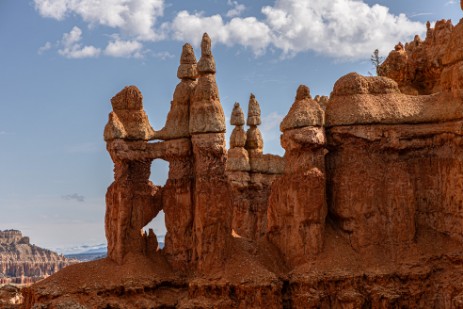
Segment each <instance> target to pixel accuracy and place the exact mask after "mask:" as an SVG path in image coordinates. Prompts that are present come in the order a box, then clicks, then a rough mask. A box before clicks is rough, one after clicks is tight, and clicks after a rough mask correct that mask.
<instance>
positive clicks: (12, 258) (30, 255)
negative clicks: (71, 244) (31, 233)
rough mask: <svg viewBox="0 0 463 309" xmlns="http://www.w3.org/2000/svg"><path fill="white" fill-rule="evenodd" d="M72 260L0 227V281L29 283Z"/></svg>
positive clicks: (16, 232) (13, 231)
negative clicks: (32, 243) (1, 229)
mask: <svg viewBox="0 0 463 309" xmlns="http://www.w3.org/2000/svg"><path fill="white" fill-rule="evenodd" d="M73 263H75V261H72V260H69V259H67V258H65V257H63V256H62V255H58V254H57V253H55V252H53V251H50V250H47V249H42V248H40V247H37V246H35V245H31V244H30V242H29V237H26V236H24V237H23V236H22V234H21V232H20V231H16V230H6V231H0V285H2V284H7V283H14V284H31V283H34V282H37V281H39V280H41V279H44V278H46V277H48V276H50V275H52V274H54V273H56V272H57V271H59V270H61V269H62V268H64V267H66V266H68V265H71V264H73Z"/></svg>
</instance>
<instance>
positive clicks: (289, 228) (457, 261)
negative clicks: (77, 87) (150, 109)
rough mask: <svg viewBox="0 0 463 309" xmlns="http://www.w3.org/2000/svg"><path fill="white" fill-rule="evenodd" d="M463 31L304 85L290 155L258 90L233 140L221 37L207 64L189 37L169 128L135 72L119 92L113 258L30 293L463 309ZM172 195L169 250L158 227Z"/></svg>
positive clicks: (113, 299)
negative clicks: (220, 67) (267, 148)
mask: <svg viewBox="0 0 463 309" xmlns="http://www.w3.org/2000/svg"><path fill="white" fill-rule="evenodd" d="M441 28H442V29H446V30H445V31H443V30H439V29H441ZM442 31H443V32H442ZM428 38H429V42H430V43H426V41H428ZM462 40H463V21H461V22H460V23H459V24H458V25H457V26H455V27H454V26H451V25H448V23H447V22H445V21H442V22H438V23H436V28H435V29H433V28H429V29H428V36H427V39H426V40H425V43H420V40H419V39H418V38H415V40H414V41H413V42H411V43H408V44H406V45H405V47H403V49H401V48H402V47H400V46H401V44H399V46H398V47H396V50H395V51H393V52H392V53H391V54H390V56H389V57H388V59H386V61H385V62H384V64H383V67H382V68H383V69H384V70H383V71H381V70H380V72H381V73H382V74H383V75H385V76H379V77H364V76H360V75H358V74H356V73H351V74H348V75H346V76H344V77H342V78H340V79H339V80H338V81H337V82H336V84H335V85H334V88H333V92H332V94H331V96H330V98H329V100H327V99H326V98H323V99H321V98H320V97H317V98H316V99H312V97H311V94H310V89H309V88H308V87H307V86H304V85H301V86H300V87H299V88H298V89H297V92H296V97H295V99H294V102H293V105H292V106H291V108H290V109H289V112H288V115H287V116H286V117H285V118H284V119H283V121H282V123H281V125H280V129H281V131H282V136H281V144H282V147H283V148H284V149H285V155H284V157H279V156H274V155H269V154H264V153H263V139H262V133H261V132H260V130H259V128H258V126H259V125H260V124H261V119H260V107H259V103H258V101H257V99H256V96H254V95H252V94H251V96H250V100H249V105H248V113H247V121H246V124H247V126H248V127H249V128H248V129H247V130H246V131H245V128H244V125H245V121H244V120H245V115H244V112H243V110H242V109H241V107H240V105H239V103H237V104H235V106H234V109H233V112H232V116H231V119H230V121H231V124H232V125H233V126H235V128H234V130H233V133H232V134H231V140H230V149H228V150H227V149H226V148H225V137H224V130H225V118H224V115H223V110H222V107H221V104H220V99H219V92H218V88H217V84H216V82H215V73H216V65H215V61H214V58H213V55H212V52H211V41H210V38H209V37H208V36H207V34H205V35H204V36H203V41H202V44H201V59H200V60H199V62H198V63H196V58H195V57H194V52H193V49H192V48H191V46H189V45H185V46H184V48H183V52H182V56H181V60H180V67H179V70H178V74H177V76H178V77H179V78H180V79H181V81H180V83H179V84H178V85H177V87H176V89H175V92H174V96H173V97H174V99H173V101H172V104H171V110H170V112H169V115H168V117H167V122H166V125H165V127H164V128H163V129H161V130H160V131H156V130H153V129H152V127H151V125H150V124H149V122H148V121H147V118H146V115H145V113H144V111H143V105H142V100H141V98H142V97H141V93H140V92H139V90H138V89H137V88H136V87H135V86H130V87H127V88H125V89H123V90H122V91H121V92H120V93H119V94H117V95H116V96H115V97H114V98H113V100H112V101H111V103H112V105H113V112H112V114H110V117H109V121H108V124H107V126H106V128H105V134H104V138H105V141H106V143H107V149H108V152H109V154H110V156H111V158H112V160H113V161H114V165H115V168H114V176H115V180H114V182H113V184H111V186H110V187H109V188H108V193H107V196H106V207H107V208H106V219H105V226H106V235H107V239H108V248H109V250H108V258H107V259H103V260H99V261H94V262H89V263H82V264H78V265H73V266H71V267H68V268H66V269H64V270H63V271H61V272H59V273H57V274H56V275H54V276H51V277H49V278H47V279H46V280H43V281H41V282H39V283H37V284H35V285H33V286H32V287H31V288H29V289H27V290H26V291H25V303H24V305H25V308H50V309H53V308H64V307H66V306H67V307H68V308H159V307H163V308H166V307H167V308H265V307H267V308H463V287H462V285H461V278H462V276H463V253H462V252H461V246H462V242H463V223H462V222H463V194H462V192H463V190H462V189H463V181H462V179H463V159H462V158H463V156H462V152H463V148H462V145H463V143H462V141H463V140H462V135H463V134H462V133H463V132H462V128H463V114H462V113H461V111H462V109H463V92H462V91H463V89H462V88H461V87H460V86H459V85H460V84H461V82H462V80H463V76H461V74H460V73H461V72H462V71H461V70H460V63H462V61H463V51H460V49H459V46H460V45H461V44H460V45H458V44H457V42H461V41H462ZM431 42H432V43H431ZM449 46H450V47H449ZM444 47H445V48H444ZM416 59H421V60H419V61H417V60H416ZM436 64H437V65H436ZM391 68H394V69H391ZM400 72H402V73H400ZM118 109H123V110H127V109H133V110H134V115H138V116H137V117H138V118H137V119H135V118H131V117H122V116H120V115H117V118H116V117H115V116H114V113H115V112H116V110H118ZM119 114H121V115H124V113H119ZM129 114H130V113H129ZM140 119H141V120H140ZM179 119H182V120H181V123H178V121H179ZM134 121H137V123H136V124H135V123H133V122H134ZM152 139H157V140H161V141H156V142H151V141H150V140H152ZM158 159H162V160H166V161H168V162H169V164H170V168H169V179H168V181H167V183H166V185H165V186H164V187H160V186H156V185H155V184H153V183H151V182H150V181H149V174H150V165H151V162H152V161H153V160H158ZM161 209H162V210H163V211H164V212H165V218H166V228H167V235H166V242H165V247H164V248H163V249H162V250H160V249H159V248H158V246H157V243H156V237H155V235H154V233H153V231H150V232H149V233H145V234H142V233H141V232H140V231H141V229H142V228H143V227H144V226H145V225H146V224H147V223H148V222H150V221H151V220H152V219H153V218H154V217H155V216H156V214H157V213H158V212H159V211H160V210H161Z"/></svg>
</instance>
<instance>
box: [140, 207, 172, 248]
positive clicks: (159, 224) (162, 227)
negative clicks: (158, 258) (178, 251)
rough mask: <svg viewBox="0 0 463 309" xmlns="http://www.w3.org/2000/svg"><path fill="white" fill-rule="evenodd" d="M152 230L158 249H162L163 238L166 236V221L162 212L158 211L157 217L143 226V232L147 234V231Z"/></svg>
mask: <svg viewBox="0 0 463 309" xmlns="http://www.w3.org/2000/svg"><path fill="white" fill-rule="evenodd" d="M150 229H152V230H153V232H154V234H156V238H157V239H158V244H159V249H162V248H164V237H165V236H166V231H167V230H166V221H165V219H164V211H162V210H161V211H160V212H159V213H158V215H157V216H156V217H155V218H154V219H153V220H151V222H150V223H148V224H147V225H145V227H144V228H143V232H144V233H147V234H149V230H150Z"/></svg>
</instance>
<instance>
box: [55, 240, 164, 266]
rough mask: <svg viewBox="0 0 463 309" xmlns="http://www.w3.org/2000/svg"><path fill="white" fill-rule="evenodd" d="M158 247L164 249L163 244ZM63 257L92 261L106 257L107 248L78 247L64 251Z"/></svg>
mask: <svg viewBox="0 0 463 309" xmlns="http://www.w3.org/2000/svg"><path fill="white" fill-rule="evenodd" d="M159 247H160V248H161V249H162V248H164V242H159ZM65 251H66V252H63V253H64V256H65V257H67V258H70V259H77V260H79V261H82V262H86V261H93V260H97V259H101V258H104V257H106V254H107V252H108V247H107V245H106V244H100V245H95V246H88V245H84V246H80V247H74V248H69V249H67V250H65Z"/></svg>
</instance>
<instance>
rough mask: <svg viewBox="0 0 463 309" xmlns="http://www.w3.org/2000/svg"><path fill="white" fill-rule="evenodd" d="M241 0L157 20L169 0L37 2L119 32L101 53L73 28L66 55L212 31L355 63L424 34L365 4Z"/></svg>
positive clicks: (258, 46)
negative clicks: (254, 11)
mask: <svg viewBox="0 0 463 309" xmlns="http://www.w3.org/2000/svg"><path fill="white" fill-rule="evenodd" d="M238 1H239V0H227V2H226V3H227V7H229V10H228V11H226V10H225V11H224V12H222V14H215V15H210V16H207V15H205V14H204V13H202V12H189V11H186V10H182V11H179V12H177V13H175V14H174V15H173V18H172V19H170V20H165V19H164V20H162V21H160V19H161V18H162V17H164V9H165V7H166V4H165V0H98V1H93V0H34V2H35V7H36V10H37V11H38V12H39V13H40V14H41V15H42V16H44V17H48V18H54V19H57V20H63V19H65V18H66V17H68V16H77V17H80V18H81V19H82V20H83V21H84V22H86V23H87V25H88V26H89V28H90V29H92V28H94V27H97V26H105V27H110V28H113V29H114V31H115V33H114V34H113V35H111V36H110V37H111V39H109V42H107V43H106V47H105V48H104V47H103V48H96V47H93V46H82V45H83V44H82V43H81V40H82V38H81V35H82V32H81V31H80V29H79V28H77V27H75V28H74V29H76V28H77V29H79V31H80V32H78V31H77V30H76V31H74V29H73V31H74V32H75V33H74V34H73V35H74V36H73V35H71V33H69V34H66V35H68V37H66V39H63V43H64V42H65V41H69V40H70V39H73V41H72V42H73V43H72V44H71V43H69V44H64V47H63V48H62V49H60V50H59V53H60V54H61V55H63V56H66V57H69V58H82V57H92V56H97V55H99V54H103V55H108V56H114V57H141V56H143V55H144V54H145V52H144V50H143V46H142V44H145V43H146V42H150V41H159V40H166V39H174V40H180V41H188V42H191V43H193V44H194V45H196V46H198V45H199V42H200V39H201V34H202V33H203V32H208V33H209V35H210V36H211V38H212V40H213V43H216V44H217V43H218V44H224V45H226V46H242V47H244V48H246V49H250V50H251V51H252V52H253V53H254V54H255V55H261V54H263V53H265V52H266V51H267V50H269V49H272V50H279V51H281V54H282V56H283V57H287V56H292V55H295V54H297V53H303V52H315V53H319V54H323V55H326V56H330V57H333V58H335V59H345V60H355V59H365V58H368V57H369V56H370V54H371V53H372V51H374V50H375V49H379V50H380V51H381V52H382V53H387V52H388V51H389V50H391V49H392V48H393V46H394V45H395V44H396V43H397V42H398V41H408V40H411V39H412V38H413V36H414V34H416V33H418V34H423V33H424V31H425V29H426V28H425V26H424V24H422V23H419V22H414V21H412V20H410V19H409V18H408V17H407V16H406V15H404V14H399V15H395V14H392V13H391V12H390V11H389V9H388V8H387V7H386V6H383V5H379V4H374V5H368V4H367V3H365V2H364V1H362V0H332V1H326V0H304V1H301V0H275V2H274V3H273V4H272V5H266V6H263V7H262V8H261V13H262V14H260V15H259V16H257V15H256V16H243V14H244V12H245V11H246V6H245V5H243V4H240V3H239V2H238ZM447 2H448V0H447ZM224 18H225V19H224ZM73 31H71V32H73ZM77 32H78V33H77ZM77 34H78V36H77ZM115 38H116V39H115ZM122 38H123V39H122Z"/></svg>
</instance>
